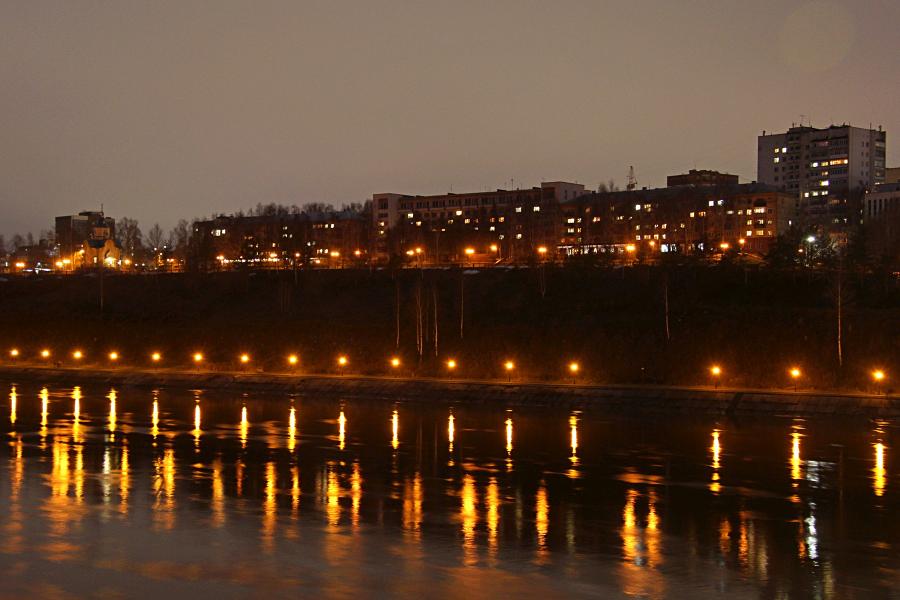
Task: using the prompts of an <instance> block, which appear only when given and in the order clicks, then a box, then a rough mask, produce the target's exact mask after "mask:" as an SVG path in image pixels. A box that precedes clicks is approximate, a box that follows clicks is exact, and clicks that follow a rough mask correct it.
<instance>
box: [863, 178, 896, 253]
mask: <svg viewBox="0 0 900 600" xmlns="http://www.w3.org/2000/svg"><path fill="white" fill-rule="evenodd" d="M863 225H864V227H865V235H866V247H867V248H866V249H867V251H868V253H869V255H870V256H872V257H873V258H876V259H886V260H888V262H890V264H900V182H895V183H883V184H881V185H877V186H875V189H874V190H872V191H871V192H869V193H867V194H866V196H865V199H864V200H863Z"/></svg>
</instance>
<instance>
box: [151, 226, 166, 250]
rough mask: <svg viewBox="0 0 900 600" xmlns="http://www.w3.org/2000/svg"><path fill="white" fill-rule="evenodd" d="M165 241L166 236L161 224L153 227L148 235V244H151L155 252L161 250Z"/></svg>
mask: <svg viewBox="0 0 900 600" xmlns="http://www.w3.org/2000/svg"><path fill="white" fill-rule="evenodd" d="M164 239H165V234H164V233H163V230H162V227H160V226H159V223H156V224H155V225H153V227H151V228H150V231H149V232H148V233H147V242H149V243H150V246H151V247H152V248H153V249H154V250H159V248H160V247H161V246H162V245H163V240H164Z"/></svg>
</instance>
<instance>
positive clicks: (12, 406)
mask: <svg viewBox="0 0 900 600" xmlns="http://www.w3.org/2000/svg"><path fill="white" fill-rule="evenodd" d="M17 399H18V396H17V395H16V388H15V386H13V388H12V391H10V392H9V422H10V423H12V424H13V425H15V424H16V403H17Z"/></svg>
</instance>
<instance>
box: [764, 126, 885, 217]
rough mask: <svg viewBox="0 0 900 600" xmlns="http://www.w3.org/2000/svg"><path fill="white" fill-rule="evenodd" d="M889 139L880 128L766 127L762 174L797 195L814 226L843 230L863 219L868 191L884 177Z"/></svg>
mask: <svg viewBox="0 0 900 600" xmlns="http://www.w3.org/2000/svg"><path fill="white" fill-rule="evenodd" d="M886 138H887V134H886V132H885V131H883V130H882V129H881V128H878V129H863V128H860V127H851V126H849V125H832V126H830V127H827V128H824V129H818V128H815V127H809V126H799V127H791V128H790V129H788V130H787V131H786V132H785V133H770V134H767V133H766V132H763V135H761V136H759V139H758V146H757V167H756V172H757V179H758V181H759V182H760V183H765V184H768V185H773V186H775V187H777V188H778V189H779V190H782V191H785V192H788V193H792V194H797V196H798V197H799V198H800V199H801V207H802V209H803V214H804V216H805V218H806V219H807V222H808V223H809V224H810V225H814V226H820V227H825V228H827V229H829V230H830V231H833V232H834V231H841V230H843V229H844V228H845V227H847V226H850V225H855V224H857V223H858V222H859V219H860V217H861V200H862V196H863V194H864V193H865V192H866V190H871V189H873V188H874V187H875V184H878V183H882V182H884V178H885V149H886V148H885V144H886Z"/></svg>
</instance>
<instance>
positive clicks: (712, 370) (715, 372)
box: [709, 365, 722, 377]
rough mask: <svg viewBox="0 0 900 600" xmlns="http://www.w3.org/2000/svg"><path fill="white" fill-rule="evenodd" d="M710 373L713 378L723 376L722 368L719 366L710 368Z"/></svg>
mask: <svg viewBox="0 0 900 600" xmlns="http://www.w3.org/2000/svg"><path fill="white" fill-rule="evenodd" d="M709 372H710V373H712V376H713V377H718V376H719V375H721V374H722V367H720V366H719V365H713V366H712V367H710V369H709Z"/></svg>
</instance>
